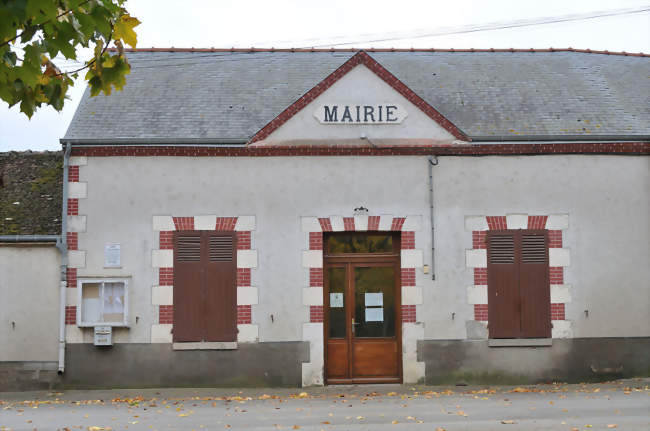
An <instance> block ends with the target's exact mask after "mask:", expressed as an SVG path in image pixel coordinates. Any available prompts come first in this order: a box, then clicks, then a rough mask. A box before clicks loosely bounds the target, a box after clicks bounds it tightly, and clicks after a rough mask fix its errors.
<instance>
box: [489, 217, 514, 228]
mask: <svg viewBox="0 0 650 431" xmlns="http://www.w3.org/2000/svg"><path fill="white" fill-rule="evenodd" d="M485 218H486V220H487V224H488V228H490V230H504V229H508V225H507V223H506V216H487V217H485Z"/></svg>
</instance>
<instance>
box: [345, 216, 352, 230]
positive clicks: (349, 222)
mask: <svg viewBox="0 0 650 431" xmlns="http://www.w3.org/2000/svg"><path fill="white" fill-rule="evenodd" d="M343 229H345V230H346V231H353V230H354V229H355V228H354V217H343Z"/></svg>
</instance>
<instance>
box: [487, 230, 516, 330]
mask: <svg viewBox="0 0 650 431" xmlns="http://www.w3.org/2000/svg"><path fill="white" fill-rule="evenodd" d="M486 240H487V259H488V330H489V333H490V338H517V337H519V334H520V316H521V315H520V313H521V311H520V308H519V283H518V265H517V262H516V254H517V253H516V252H517V250H516V237H515V233H514V232H506V231H490V232H488V234H487V237H486Z"/></svg>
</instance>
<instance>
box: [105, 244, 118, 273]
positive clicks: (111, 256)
mask: <svg viewBox="0 0 650 431" xmlns="http://www.w3.org/2000/svg"><path fill="white" fill-rule="evenodd" d="M121 260H122V257H121V250H120V244H106V245H105V246H104V266H105V267H108V268H115V267H120V266H121V265H122V263H121Z"/></svg>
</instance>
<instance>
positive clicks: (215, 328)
mask: <svg viewBox="0 0 650 431" xmlns="http://www.w3.org/2000/svg"><path fill="white" fill-rule="evenodd" d="M206 243H207V247H208V256H209V259H208V261H207V262H206V264H205V269H206V271H205V315H206V332H205V339H206V341H237V281H236V272H237V262H236V261H237V250H236V249H235V235H234V233H211V232H206Z"/></svg>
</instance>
